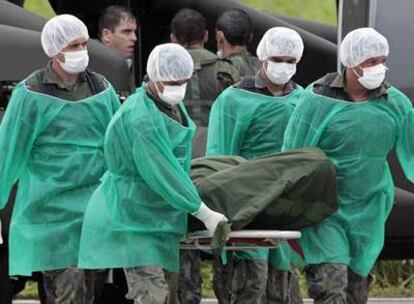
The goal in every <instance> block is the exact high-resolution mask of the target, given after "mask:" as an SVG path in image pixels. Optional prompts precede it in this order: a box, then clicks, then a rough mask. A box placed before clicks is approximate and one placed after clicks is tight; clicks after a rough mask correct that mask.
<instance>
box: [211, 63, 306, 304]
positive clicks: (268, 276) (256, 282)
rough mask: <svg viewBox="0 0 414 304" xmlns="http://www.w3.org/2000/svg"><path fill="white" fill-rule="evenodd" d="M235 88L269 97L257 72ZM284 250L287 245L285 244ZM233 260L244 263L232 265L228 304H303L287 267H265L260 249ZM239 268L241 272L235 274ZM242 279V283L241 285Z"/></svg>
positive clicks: (290, 85) (291, 85) (292, 86)
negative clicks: (244, 273)
mask: <svg viewBox="0 0 414 304" xmlns="http://www.w3.org/2000/svg"><path fill="white" fill-rule="evenodd" d="M259 69H260V68H259ZM236 87H239V88H240V89H243V90H247V91H251V92H254V93H257V94H262V95H266V96H272V93H271V92H269V90H268V89H267V85H266V83H265V81H264V80H263V79H262V76H261V74H260V71H257V72H256V73H255V76H254V77H244V78H242V80H241V82H240V83H239V84H237V85H236ZM296 87H297V86H296V84H295V83H294V82H293V81H290V82H288V83H287V85H286V86H285V88H284V90H283V91H282V92H281V95H287V94H290V93H291V92H293V90H295V89H296ZM284 246H288V245H287V244H285V245H284ZM279 250H281V248H276V249H274V250H271V251H270V253H269V254H271V255H272V254H278V253H279V252H278V251H279ZM236 256H238V259H241V260H242V261H244V262H243V263H241V262H234V266H233V268H234V269H233V271H234V274H233V279H232V280H233V282H232V303H243V301H247V299H249V298H250V300H251V301H254V302H251V303H269V304H280V303H284V304H288V303H289V304H296V303H302V302H303V301H302V297H301V295H300V289H299V287H298V286H299V283H298V280H297V277H296V276H295V275H293V273H292V271H290V270H288V269H289V268H290V267H278V266H279V265H274V264H272V263H268V259H266V256H267V255H266V254H265V252H264V250H262V249H258V250H254V251H248V252H241V253H237V254H236ZM239 267H241V268H242V269H240V270H239V269H238V268H239ZM279 268H281V269H279ZM243 271H247V272H248V273H246V275H240V276H239V275H237V273H240V272H243ZM217 273H219V272H217ZM243 279H244V280H246V282H243V281H242V280H243ZM238 301H240V302H238ZM245 303H247V302H245ZM249 303H250V302H249Z"/></svg>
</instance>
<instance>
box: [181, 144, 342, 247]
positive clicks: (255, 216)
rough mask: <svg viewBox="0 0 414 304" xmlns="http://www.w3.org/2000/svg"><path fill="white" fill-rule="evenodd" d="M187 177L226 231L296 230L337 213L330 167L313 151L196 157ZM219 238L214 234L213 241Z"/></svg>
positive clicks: (192, 222)
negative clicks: (252, 157) (227, 222)
mask: <svg viewBox="0 0 414 304" xmlns="http://www.w3.org/2000/svg"><path fill="white" fill-rule="evenodd" d="M191 178H192V180H193V182H194V183H195V184H196V185H197V189H198V191H199V194H200V196H201V198H202V200H203V201H204V202H205V204H206V205H208V206H209V207H210V208H212V209H213V210H215V211H218V212H222V213H224V214H225V215H226V216H227V218H228V219H229V220H230V222H231V230H241V229H260V230H297V229H301V228H304V227H306V226H310V225H313V224H316V223H319V222H320V221H322V220H323V219H324V218H326V217H328V216H329V215H331V214H332V213H334V212H335V211H336V210H337V209H338V201H337V189H336V176H335V167H334V165H333V164H332V162H331V161H329V160H328V159H327V158H326V156H325V154H324V153H323V152H322V151H321V150H319V149H316V148H312V149H302V150H295V151H290V152H287V153H278V154H274V155H271V156H267V157H262V158H258V159H255V160H245V159H244V158H242V157H238V156H230V157H229V156H217V157H203V158H197V159H195V160H193V161H192V170H191ZM223 226H225V225H221V228H220V229H224V230H226V231H227V232H228V228H229V227H223ZM203 229H205V228H204V226H203V224H202V223H201V222H199V221H198V220H197V219H195V218H194V217H190V218H189V230H190V231H196V230H203ZM220 229H218V230H220ZM223 233H224V232H223V230H222V231H217V232H216V236H215V239H217V237H218V236H217V234H220V235H221V236H223ZM224 234H226V233H224Z"/></svg>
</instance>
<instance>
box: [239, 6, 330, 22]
mask: <svg viewBox="0 0 414 304" xmlns="http://www.w3.org/2000/svg"><path fill="white" fill-rule="evenodd" d="M238 1H239V2H240V3H242V4H244V5H247V6H250V7H254V8H257V9H259V10H263V11H266V12H271V13H278V14H283V15H288V16H293V17H299V18H304V19H309V20H315V21H319V22H324V23H329V24H336V3H335V1H334V0H271V1H270V0H238Z"/></svg>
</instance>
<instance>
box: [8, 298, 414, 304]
mask: <svg viewBox="0 0 414 304" xmlns="http://www.w3.org/2000/svg"><path fill="white" fill-rule="evenodd" d="M201 303H202V304H217V301H216V300H215V299H205V300H203V301H202V302H201ZM304 303H306V304H307V303H312V301H311V300H308V299H306V300H305V301H304ZM13 304H40V302H39V301H35V300H14V301H13ZM368 304H414V298H370V299H369V300H368Z"/></svg>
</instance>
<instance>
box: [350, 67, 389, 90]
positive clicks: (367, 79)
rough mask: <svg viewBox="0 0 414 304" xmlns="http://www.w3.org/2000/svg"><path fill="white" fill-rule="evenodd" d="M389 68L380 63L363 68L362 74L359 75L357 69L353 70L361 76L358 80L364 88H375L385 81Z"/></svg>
mask: <svg viewBox="0 0 414 304" xmlns="http://www.w3.org/2000/svg"><path fill="white" fill-rule="evenodd" d="M387 70H388V69H387V67H386V66H385V65H384V64H382V63H380V64H377V65H374V66H372V67H369V68H363V69H362V71H363V74H362V76H359V75H358V73H357V72H356V71H355V70H353V71H354V73H355V74H356V75H357V76H359V78H358V81H359V83H360V84H361V85H362V86H363V87H364V88H366V89H367V90H374V89H376V88H379V87H380V85H381V84H382V83H383V82H384V79H385V72H386V71H387Z"/></svg>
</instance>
